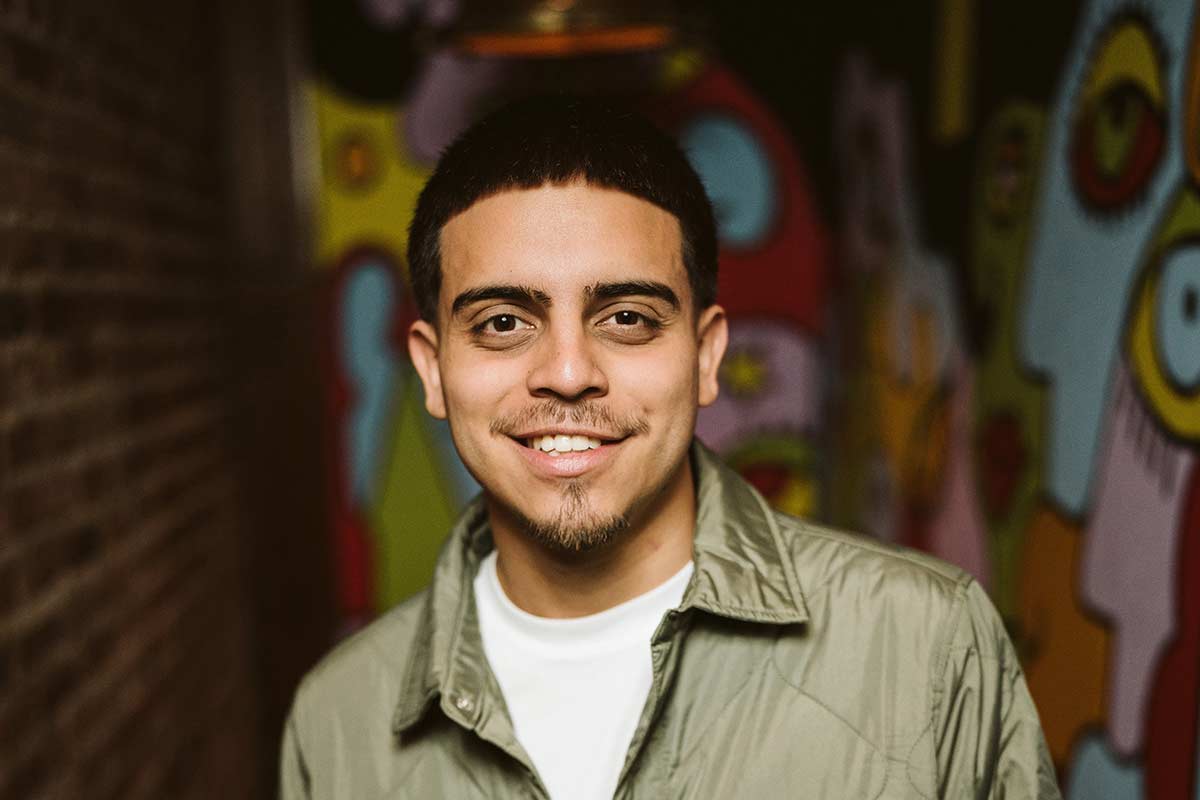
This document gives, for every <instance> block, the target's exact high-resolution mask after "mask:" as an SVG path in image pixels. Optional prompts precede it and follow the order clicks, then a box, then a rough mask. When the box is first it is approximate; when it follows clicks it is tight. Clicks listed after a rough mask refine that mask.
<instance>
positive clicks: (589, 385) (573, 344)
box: [528, 328, 608, 400]
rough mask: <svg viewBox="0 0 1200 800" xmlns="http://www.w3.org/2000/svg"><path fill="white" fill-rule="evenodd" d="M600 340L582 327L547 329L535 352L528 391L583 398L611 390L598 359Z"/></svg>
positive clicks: (568, 397) (596, 395) (546, 394)
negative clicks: (550, 330) (589, 334)
mask: <svg viewBox="0 0 1200 800" xmlns="http://www.w3.org/2000/svg"><path fill="white" fill-rule="evenodd" d="M598 347H600V343H599V342H597V341H595V340H594V339H593V338H592V337H590V336H588V335H587V332H586V331H584V330H583V329H582V328H571V329H569V330H562V329H560V330H558V331H552V332H548V334H547V335H545V336H543V337H542V340H541V341H540V342H539V343H538V346H537V347H536V348H535V351H534V353H533V355H534V364H533V367H532V369H531V370H530V372H529V377H528V386H529V393H530V394H532V395H534V396H535V397H558V398H561V399H564V400H582V399H584V398H588V397H602V396H604V395H606V394H608V377H607V375H606V374H605V371H604V369H603V367H602V366H601V364H600V362H599V361H598V360H597V356H598V355H599V354H598V353H597V348H598Z"/></svg>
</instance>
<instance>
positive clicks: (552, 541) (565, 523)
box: [517, 481, 629, 554]
mask: <svg viewBox="0 0 1200 800" xmlns="http://www.w3.org/2000/svg"><path fill="white" fill-rule="evenodd" d="M517 515H518V517H519V518H520V519H521V523H522V527H523V528H524V529H525V531H526V532H527V533H528V534H529V536H531V537H532V538H533V539H535V540H536V541H537V542H539V543H540V544H542V545H543V546H545V547H547V548H549V549H551V550H556V551H558V552H560V553H563V554H578V553H587V552H591V551H593V550H597V549H599V548H602V547H605V546H606V545H608V544H611V543H612V542H613V540H615V539H616V538H617V536H618V535H619V534H621V533H622V532H623V531H625V530H628V528H629V517H628V516H627V515H625V514H614V515H611V516H608V517H604V516H600V515H598V514H594V513H592V511H591V508H590V506H589V504H588V501H587V494H586V492H585V490H584V488H583V485H582V484H581V482H579V481H571V482H569V483H567V484H566V485H565V486H564V487H563V504H562V508H560V509H559V512H558V516H556V517H555V518H553V519H550V520H533V519H529V518H528V517H525V516H524V515H522V514H521V513H520V512H517Z"/></svg>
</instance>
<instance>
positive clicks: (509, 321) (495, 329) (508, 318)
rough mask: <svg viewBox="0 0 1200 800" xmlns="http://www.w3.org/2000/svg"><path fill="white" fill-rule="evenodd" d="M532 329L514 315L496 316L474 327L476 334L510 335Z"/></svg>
mask: <svg viewBox="0 0 1200 800" xmlns="http://www.w3.org/2000/svg"><path fill="white" fill-rule="evenodd" d="M529 327H532V326H531V325H530V324H529V323H528V322H526V321H525V320H523V319H521V318H520V317H518V316H516V315H515V314H497V315H496V316H494V317H488V318H487V319H486V320H484V321H483V322H481V323H480V324H479V325H476V326H475V331H476V332H477V333H512V332H513V331H517V330H523V329H525V328H529Z"/></svg>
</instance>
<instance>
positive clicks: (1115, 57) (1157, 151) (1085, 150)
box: [1071, 17, 1166, 214]
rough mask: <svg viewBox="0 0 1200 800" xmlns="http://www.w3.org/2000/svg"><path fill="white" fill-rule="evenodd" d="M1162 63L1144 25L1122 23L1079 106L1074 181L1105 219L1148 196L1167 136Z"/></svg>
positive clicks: (1104, 47)
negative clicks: (1147, 189) (1144, 194)
mask: <svg viewBox="0 0 1200 800" xmlns="http://www.w3.org/2000/svg"><path fill="white" fill-rule="evenodd" d="M1162 73H1163V70H1162V58H1161V57H1160V54H1159V52H1158V49H1157V46H1156V44H1155V39H1154V36H1153V35H1152V34H1151V32H1150V30H1149V28H1148V26H1147V25H1146V23H1145V22H1144V21H1142V20H1141V19H1138V18H1128V17H1122V18H1119V19H1118V20H1117V21H1116V22H1115V23H1114V24H1112V25H1110V26H1109V27H1108V29H1107V30H1106V31H1105V33H1104V34H1102V36H1101V38H1100V41H1099V46H1098V48H1097V50H1096V55H1095V56H1094V57H1093V59H1092V63H1091V68H1090V69H1089V71H1088V75H1087V79H1086V81H1085V82H1084V84H1083V87H1082V90H1081V92H1080V94H1079V98H1078V100H1077V101H1076V108H1075V118H1074V119H1075V122H1074V125H1075V127H1074V131H1073V133H1072V137H1071V174H1072V179H1073V181H1074V186H1075V190H1076V192H1077V194H1078V197H1079V199H1080V201H1081V202H1082V203H1083V204H1084V206H1086V207H1087V208H1089V209H1091V210H1093V211H1095V212H1097V213H1101V214H1107V213H1114V212H1117V211H1120V210H1121V209H1123V208H1126V207H1127V206H1129V205H1130V204H1131V203H1133V202H1134V201H1136V200H1137V199H1138V198H1139V197H1141V195H1142V191H1143V189H1144V188H1145V186H1146V184H1147V183H1149V181H1150V179H1151V178H1152V177H1153V176H1154V173H1155V170H1156V169H1157V167H1158V165H1159V163H1160V161H1161V160H1162V154H1163V145H1164V139H1165V136H1166V111H1165V108H1166V105H1165V102H1164V88H1163V74H1162Z"/></svg>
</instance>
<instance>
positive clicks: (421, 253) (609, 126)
mask: <svg viewBox="0 0 1200 800" xmlns="http://www.w3.org/2000/svg"><path fill="white" fill-rule="evenodd" d="M575 181H583V182H584V183H587V184H590V185H593V186H597V187H602V188H606V189H616V190H619V191H622V192H625V193H626V194H630V195H633V196H634V197H640V198H641V199H643V200H647V201H649V202H651V203H653V204H654V205H656V206H658V207H659V208H662V209H663V210H665V211H668V212H670V213H671V214H673V215H675V218H676V219H678V220H679V227H680V233H681V237H682V253H681V255H682V257H683V264H684V267H685V268H686V269H687V274H688V283H689V284H690V286H691V290H692V300H693V302H694V304H695V306H696V308H706V307H708V306H710V305H712V304H713V303H714V302H716V294H717V234H716V224H715V222H714V220H713V211H712V205H711V204H710V203H709V200H708V195H706V194H705V192H704V185H703V184H702V183H701V182H700V178H699V177H698V176H697V175H696V172H695V170H693V169H692V166H691V165H690V164H689V163H688V160H687V157H686V156H684V154H683V151H682V150H680V149H679V145H677V144H676V143H675V140H674V139H672V138H671V137H670V136H668V135H667V134H665V133H663V132H662V131H661V130H659V129H658V128H657V127H655V126H654V124H653V123H651V122H650V121H649V120H648V119H646V118H645V117H643V116H641V115H640V114H638V113H636V112H635V111H633V110H632V109H629V108H626V107H623V106H618V105H615V104H612V103H610V102H605V101H601V100H597V99H591V98H587V99H585V98H580V97H567V96H555V97H538V98H530V99H526V100H521V101H518V102H516V103H513V104H511V105H508V106H504V107H503V108H501V109H499V110H497V111H494V112H492V113H491V114H489V115H487V116H485V117H484V118H483V119H481V120H480V121H478V122H476V123H475V124H474V125H472V126H471V127H470V128H468V129H467V131H466V132H465V133H463V134H462V135H461V136H459V137H458V139H457V140H455V142H454V143H453V144H451V145H450V146H449V147H448V148H446V150H445V151H444V152H443V153H442V156H441V158H440V159H439V160H438V164H437V168H436V169H435V170H434V172H433V175H432V176H431V177H430V178H429V182H428V183H426V184H425V188H424V189H423V190H422V191H421V196H420V198H419V199H418V200H417V208H416V212H415V213H414V214H413V219H412V224H411V225H410V226H409V231H408V268H409V276H410V279H411V282H412V287H413V294H414V296H415V298H416V303H417V310H418V311H419V312H420V314H421V316H422V317H423V318H424V319H426V320H430V321H432V320H435V319H436V318H437V303H438V293H439V292H440V291H441V286H442V267H441V246H440V238H441V232H442V228H443V227H444V226H445V224H446V223H447V222H449V221H450V220H451V219H452V218H453V217H454V216H456V215H458V214H460V213H462V212H463V211H466V210H467V209H468V208H470V207H471V206H472V205H474V204H475V203H477V202H478V201H480V200H483V199H485V198H487V197H490V196H492V195H495V194H499V193H500V192H503V191H507V190H510V189H536V188H537V187H539V186H543V185H545V184H552V185H565V184H569V183H573V182H575Z"/></svg>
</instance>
